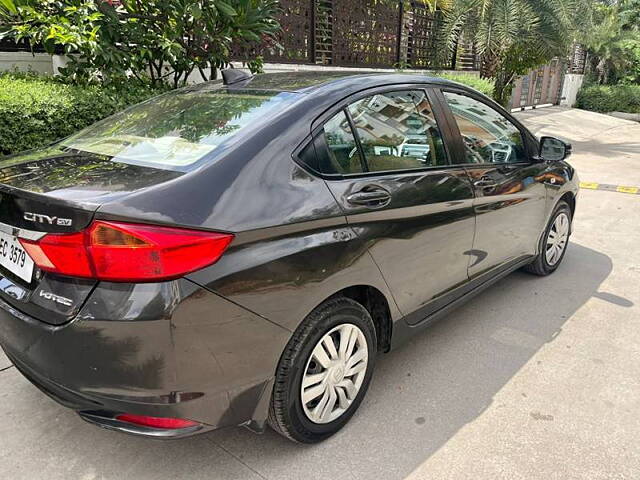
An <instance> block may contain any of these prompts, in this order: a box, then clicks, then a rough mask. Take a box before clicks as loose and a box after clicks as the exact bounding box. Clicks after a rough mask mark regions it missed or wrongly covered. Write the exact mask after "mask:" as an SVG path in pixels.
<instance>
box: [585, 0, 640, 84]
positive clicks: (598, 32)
mask: <svg viewBox="0 0 640 480" xmlns="http://www.w3.org/2000/svg"><path fill="white" fill-rule="evenodd" d="M584 43H585V44H586V46H587V49H588V52H589V55H590V62H588V66H589V67H590V73H591V75H592V76H593V77H595V80H596V81H597V83H600V84H615V83H636V84H638V83H640V0H622V1H619V2H614V3H606V2H598V3H597V4H596V5H595V6H594V25H593V28H592V29H591V30H589V31H588V32H587V33H586V35H585V39H584Z"/></svg>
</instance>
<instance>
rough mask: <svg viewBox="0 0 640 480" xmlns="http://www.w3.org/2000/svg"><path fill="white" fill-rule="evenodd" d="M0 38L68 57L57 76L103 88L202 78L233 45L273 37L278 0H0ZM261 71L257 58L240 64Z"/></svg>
mask: <svg viewBox="0 0 640 480" xmlns="http://www.w3.org/2000/svg"><path fill="white" fill-rule="evenodd" d="M0 5H2V7H1V8H0V18H2V25H1V26H0V35H3V36H9V37H12V38H14V39H16V40H21V39H26V40H27V41H28V42H29V43H30V44H31V45H32V47H33V46H36V45H42V46H43V47H44V48H45V49H46V51H48V52H49V53H53V52H54V51H55V50H56V49H58V50H60V49H61V50H63V51H64V53H66V54H67V55H68V56H69V63H68V65H67V66H66V67H65V68H64V70H62V73H63V74H64V75H66V76H68V77H72V78H74V79H76V80H88V81H92V80H93V81H100V82H109V81H113V80H116V79H121V78H123V77H124V76H125V75H128V74H131V75H134V76H136V77H138V78H139V79H140V80H143V81H146V80H150V82H151V83H152V84H157V83H160V82H163V81H165V80H169V81H170V82H171V83H172V84H173V86H176V87H177V86H178V85H180V84H182V83H184V82H185V81H186V79H187V77H188V76H189V74H191V73H192V72H193V71H198V72H199V73H200V74H201V75H202V77H203V79H204V80H208V79H211V78H213V77H215V72H216V71H217V69H218V68H220V67H224V66H226V65H228V64H229V63H230V61H231V56H232V46H237V47H238V49H239V50H240V49H241V47H242V46H243V45H246V44H250V43H252V44H253V43H255V42H258V41H262V40H265V39H270V38H274V37H275V34H276V33H277V32H278V31H279V29H280V26H279V24H278V22H277V21H276V20H275V16H276V15H277V13H278V12H279V6H278V1H277V0H0ZM245 60H246V62H247V64H248V66H249V68H250V69H252V70H254V71H257V70H260V69H261V66H262V62H261V58H260V57H254V58H246V59H245Z"/></svg>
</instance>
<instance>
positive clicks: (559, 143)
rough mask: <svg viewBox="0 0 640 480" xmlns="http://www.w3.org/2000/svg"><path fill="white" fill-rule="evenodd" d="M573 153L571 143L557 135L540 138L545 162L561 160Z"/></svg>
mask: <svg viewBox="0 0 640 480" xmlns="http://www.w3.org/2000/svg"><path fill="white" fill-rule="evenodd" d="M569 155H571V144H570V143H567V142H565V141H563V140H560V139H559V138H555V137H542V138H541V139H540V158H541V159H542V160H543V161H545V162H559V161H561V160H564V159H565V158H567V157H568V156H569Z"/></svg>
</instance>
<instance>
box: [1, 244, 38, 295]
mask: <svg viewBox="0 0 640 480" xmlns="http://www.w3.org/2000/svg"><path fill="white" fill-rule="evenodd" d="M0 265H2V266H3V267H4V268H6V269H7V270H9V271H10V272H11V273H13V274H14V275H16V276H17V277H20V278H21V279H22V280H24V281H25V282H29V283H31V278H32V277H33V260H32V259H31V257H30V256H29V255H27V252H25V251H24V248H22V245H21V244H20V242H19V241H18V238H17V237H14V236H13V235H9V234H7V233H4V232H0Z"/></svg>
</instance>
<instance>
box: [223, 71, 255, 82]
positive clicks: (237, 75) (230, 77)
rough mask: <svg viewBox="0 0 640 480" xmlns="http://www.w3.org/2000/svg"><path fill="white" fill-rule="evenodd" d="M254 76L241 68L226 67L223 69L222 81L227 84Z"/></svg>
mask: <svg viewBox="0 0 640 480" xmlns="http://www.w3.org/2000/svg"><path fill="white" fill-rule="evenodd" d="M251 77H253V75H251V74H250V73H247V72H245V71H244V70H240V69H239V68H225V69H223V70H222V83H224V84H225V85H233V84H234V83H238V82H242V81H243V80H248V79H249V78H251Z"/></svg>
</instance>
